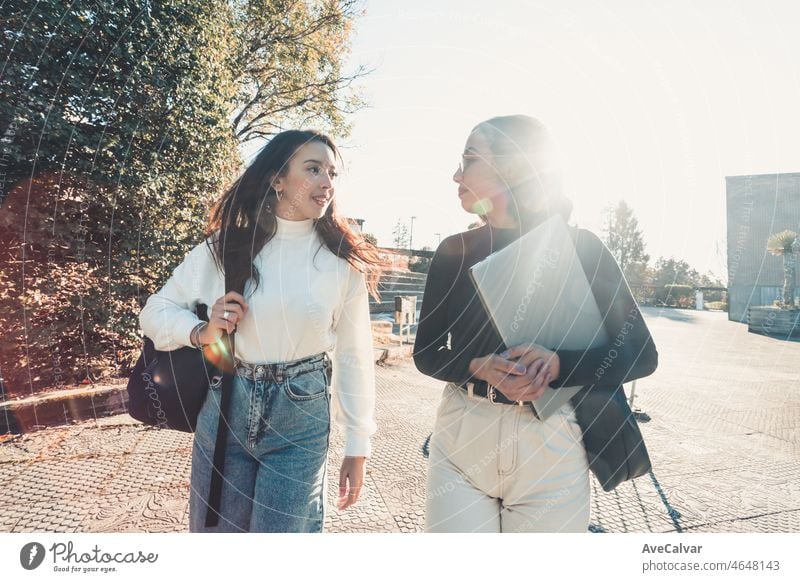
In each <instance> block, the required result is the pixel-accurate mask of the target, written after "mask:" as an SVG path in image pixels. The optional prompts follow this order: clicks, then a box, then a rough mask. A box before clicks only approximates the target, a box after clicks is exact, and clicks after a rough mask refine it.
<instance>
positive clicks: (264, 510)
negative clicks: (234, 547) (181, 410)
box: [189, 354, 330, 533]
mask: <svg viewBox="0 0 800 582" xmlns="http://www.w3.org/2000/svg"><path fill="white" fill-rule="evenodd" d="M220 392H221V391H220V389H219V388H212V389H210V390H209V391H208V396H207V397H206V401H205V403H204V405H203V408H202V409H201V411H200V415H199V416H198V419H197V430H196V431H195V435H194V446H193V449H192V483H191V493H190V495H189V530H190V531H192V532H242V531H251V532H307V533H308V532H321V531H322V525H323V522H324V519H325V477H326V475H325V469H326V460H327V453H328V444H329V437H330V360H329V359H328V358H327V356H326V355H325V354H319V355H317V356H312V357H310V358H305V359H302V360H295V361H293V362H284V363H281V364H267V365H252V364H242V365H240V366H239V367H238V368H237V373H236V376H235V378H234V382H233V393H232V395H231V403H230V411H229V412H228V415H227V418H228V427H227V430H228V435H227V439H228V440H227V447H226V450H225V467H224V470H223V483H222V504H221V508H220V516H221V517H220V520H219V525H218V526H215V527H211V528H207V527H205V517H206V509H207V499H208V491H209V485H210V483H211V473H212V470H213V469H212V467H213V458H214V444H215V441H216V433H217V423H218V422H219V405H220Z"/></svg>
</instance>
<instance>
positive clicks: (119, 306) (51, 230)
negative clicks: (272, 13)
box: [0, 0, 238, 393]
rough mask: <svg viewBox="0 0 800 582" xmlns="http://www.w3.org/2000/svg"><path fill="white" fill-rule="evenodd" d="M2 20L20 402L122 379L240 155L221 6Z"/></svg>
mask: <svg viewBox="0 0 800 582" xmlns="http://www.w3.org/2000/svg"><path fill="white" fill-rule="evenodd" d="M35 4H36V5H35ZM34 5H35V6H34ZM6 10H8V11H7V12H6ZM29 15H30V18H28V16H29ZM4 16H5V20H6V22H5V28H6V29H7V30H9V31H12V32H11V33H7V34H6V36H5V38H4V39H3V49H4V50H3V54H7V55H9V61H8V64H7V66H6V69H5V71H4V73H3V76H2V78H0V91H2V99H0V123H2V128H3V129H4V131H5V135H6V136H7V137H10V140H9V143H8V144H7V145H8V147H4V148H3V149H2V154H0V155H2V156H3V161H4V162H6V165H7V170H6V173H7V182H6V183H7V184H8V185H9V186H10V188H9V190H8V191H7V192H4V194H5V196H4V197H5V203H4V204H3V207H2V209H0V221H2V224H3V226H4V227H5V228H3V230H2V234H0V243H1V246H0V253H2V258H1V259H0V265H2V272H0V289H1V291H0V326H1V327H2V328H3V330H4V332H5V335H4V338H3V343H2V345H1V346H0V369H2V373H3V376H4V379H5V381H6V383H7V384H8V385H9V386H10V389H11V391H12V393H13V392H17V393H19V392H32V391H36V390H39V389H41V388H46V387H51V386H59V385H61V383H70V382H74V381H80V380H82V379H85V378H90V379H96V378H98V377H102V376H104V375H109V374H113V373H121V372H125V370H126V368H127V367H129V365H130V364H131V363H132V361H133V359H134V358H135V356H136V353H137V351H138V347H139V342H140V338H139V337H138V331H137V329H138V323H137V315H138V312H139V310H140V308H141V305H142V304H143V301H144V299H145V298H146V297H147V295H149V294H150V293H152V292H153V291H155V290H156V289H157V288H158V287H159V286H160V285H161V284H163V282H164V281H165V280H166V278H167V277H168V275H169V273H170V272H171V270H172V269H173V268H174V267H175V265H176V264H177V263H178V262H179V261H180V260H181V259H182V258H183V256H184V254H185V253H186V250H187V249H188V248H189V247H190V246H192V245H194V244H197V243H198V242H199V241H200V240H201V239H202V234H201V233H202V226H203V224H204V216H205V213H206V208H207V205H208V202H209V200H210V197H211V196H212V195H213V194H215V193H216V192H217V191H218V190H219V189H220V187H221V186H222V185H223V184H224V183H225V182H226V181H228V180H229V179H230V177H231V175H232V171H233V170H234V169H235V168H236V167H237V166H238V157H237V154H236V142H235V140H234V138H233V135H232V132H231V128H230V123H229V121H228V109H229V103H230V100H231V99H232V98H233V96H234V94H235V86H234V84H233V80H232V79H231V77H230V74H229V72H228V71H229V69H230V63H229V59H230V58H231V54H232V50H231V47H229V46H228V45H229V39H230V38H231V35H230V31H229V25H228V24H227V22H228V21H229V19H228V18H226V4H225V2H222V1H208V0H202V1H201V0H196V1H179V0H174V1H167V2H153V3H148V4H143V3H142V2H140V1H132V0H123V1H115V2H113V3H112V2H88V1H84V2H82V1H77V2H75V3H72V4H71V5H69V6H68V7H65V6H64V4H63V3H62V2H56V1H54V0H50V1H48V2H39V3H38V4H37V3H34V2H13V3H11V5H10V6H9V4H8V3H6V5H4ZM12 46H13V49H14V50H13V51H11V50H10V49H11V47H12ZM9 129H10V130H11V131H9ZM4 145H6V144H4Z"/></svg>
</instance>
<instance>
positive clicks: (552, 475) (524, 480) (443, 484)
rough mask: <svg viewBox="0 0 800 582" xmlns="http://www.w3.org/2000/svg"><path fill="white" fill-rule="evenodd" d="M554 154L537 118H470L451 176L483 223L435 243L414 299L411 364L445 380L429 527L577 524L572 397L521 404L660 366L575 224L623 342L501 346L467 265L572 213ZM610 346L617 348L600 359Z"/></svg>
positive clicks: (567, 528) (620, 287)
mask: <svg viewBox="0 0 800 582" xmlns="http://www.w3.org/2000/svg"><path fill="white" fill-rule="evenodd" d="M554 154H555V152H554V148H553V144H552V142H551V139H550V137H549V135H548V132H547V131H546V129H545V128H544V126H543V125H542V124H541V123H540V122H539V121H537V120H535V119H533V118H531V117H528V116H524V115H512V116H505V117H495V118H492V119H489V120H487V121H484V122H483V123H480V124H478V125H477V126H476V127H475V128H474V129H473V130H472V132H471V133H470V135H469V138H468V139H467V143H466V146H465V149H464V153H463V155H462V160H461V164H460V165H459V167H458V170H457V171H456V173H455V175H454V176H453V180H454V181H455V182H456V183H457V184H458V197H459V200H460V203H461V207H462V208H463V209H464V210H466V211H467V212H470V213H472V214H477V215H479V216H480V217H481V218H482V219H483V222H484V224H483V226H481V227H479V228H475V229H473V230H469V231H467V232H462V233H459V234H456V235H453V236H450V237H448V238H446V239H445V240H443V241H442V242H441V244H440V245H439V248H438V249H437V250H436V254H435V256H434V258H433V261H432V263H431V266H430V270H429V274H428V279H427V283H426V287H425V295H424V298H423V301H422V309H421V313H420V322H419V326H418V328H417V337H416V342H415V345H414V362H415V363H416V365H417V368H419V370H420V371H421V372H422V373H424V374H426V375H428V376H432V377H434V378H437V379H439V380H443V381H446V382H447V385H446V387H445V390H444V395H443V398H442V402H441V404H440V405H439V409H438V412H437V419H436V425H435V428H434V432H433V436H432V438H431V442H430V461H429V468H428V491H427V512H426V529H427V531H432V532H473V531H479V532H519V531H528V532H534V531H538V532H545V531H548V532H549V531H564V532H585V531H587V527H588V525H589V502H590V487H589V461H588V457H587V452H586V450H585V449H584V446H583V442H582V436H583V431H585V430H586V429H587V428H588V427H587V426H584V425H582V424H581V423H580V422H579V420H580V419H579V418H578V417H576V410H575V407H574V406H573V404H572V403H570V402H568V403H566V404H564V405H563V406H562V407H561V408H560V409H559V410H558V411H557V412H556V413H554V414H553V415H552V416H549V417H547V418H545V419H544V420H539V419H538V418H537V417H536V415H535V414H534V412H533V410H532V409H531V407H530V406H528V404H529V403H530V402H531V401H534V400H536V399H538V398H539V397H540V396H541V395H542V393H543V392H544V390H545V388H546V387H547V386H551V387H553V388H558V387H560V386H591V385H603V386H614V387H616V386H620V385H621V384H622V383H623V382H626V381H628V378H638V377H642V376H646V375H648V374H651V373H652V372H653V371H654V370H655V368H656V365H657V362H658V354H657V352H656V349H655V346H654V344H653V341H652V339H651V337H650V333H649V332H648V330H647V326H646V325H645V322H644V320H643V318H642V316H641V313H640V312H639V309H638V307H637V306H636V302H635V301H634V299H633V297H632V296H631V293H630V291H629V289H628V286H627V284H626V282H625V279H624V277H623V276H622V273H621V272H620V269H619V267H618V266H617V263H616V261H615V260H614V258H613V256H612V255H611V254H610V252H609V251H608V249H607V248H606V247H605V246H604V245H603V243H602V242H601V241H600V239H598V238H597V236H595V235H594V234H592V233H591V232H589V231H587V230H584V229H573V230H574V232H575V250H576V253H577V255H578V258H579V259H580V262H581V266H582V267H583V270H584V273H585V274H586V276H587V279H588V280H589V283H590V285H591V289H592V292H593V295H594V297H595V299H596V301H597V304H598V307H599V309H600V312H601V314H602V315H603V317H604V327H605V329H606V332H607V333H608V337H610V338H612V339H616V338H619V337H620V334H622V337H624V338H625V340H624V342H623V343H622V345H621V346H617V345H616V344H615V345H614V346H611V345H610V344H609V345H600V346H597V347H593V348H590V349H586V350H561V349H555V350H549V349H547V348H545V347H543V346H539V345H536V344H525V345H519V346H506V345H504V344H503V341H502V339H501V338H500V336H499V335H498V333H497V332H496V330H495V328H494V327H493V325H492V324H491V322H490V321H489V318H488V315H487V314H486V311H485V310H484V308H483V306H482V304H481V301H480V299H479V298H478V296H477V293H476V289H475V287H474V285H473V284H472V281H471V280H470V278H469V268H470V267H471V266H473V265H474V264H476V263H477V262H479V261H481V260H482V259H484V258H486V257H487V256H489V255H490V254H492V253H493V252H495V251H498V250H500V249H502V248H504V247H505V246H507V245H509V244H510V243H511V242H513V241H514V240H516V239H517V238H519V237H520V236H521V235H523V234H525V233H526V232H528V231H530V230H531V229H532V228H534V227H536V226H537V225H539V224H541V223H543V222H544V221H545V220H547V219H548V218H550V217H552V216H554V215H557V214H560V215H561V216H562V217H563V218H564V220H565V221H566V220H568V219H569V216H570V213H571V210H572V204H571V202H570V201H569V200H568V199H567V198H566V197H565V196H564V193H563V191H562V187H561V181H560V177H559V170H558V166H557V162H556V159H555V155H554ZM612 347H613V349H614V352H613V353H615V354H616V355H617V357H616V358H614V359H613V362H611V363H610V364H609V365H606V361H605V360H604V359H605V358H607V357H608V354H609V353H610V349H611V348H612ZM598 370H600V371H601V372H602V375H600V374H598ZM620 389H621V388H620ZM580 394H581V393H579V395H580ZM576 398H577V397H576ZM573 401H574V402H576V403H577V404H576V406H578V407H579V406H580V402H579V401H577V400H575V399H573ZM519 404H524V406H519ZM628 412H629V411H628ZM584 420H586V419H584ZM588 422H593V419H591V418H589V419H588ZM609 446H618V443H612V442H609Z"/></svg>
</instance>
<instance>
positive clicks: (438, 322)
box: [414, 225, 658, 388]
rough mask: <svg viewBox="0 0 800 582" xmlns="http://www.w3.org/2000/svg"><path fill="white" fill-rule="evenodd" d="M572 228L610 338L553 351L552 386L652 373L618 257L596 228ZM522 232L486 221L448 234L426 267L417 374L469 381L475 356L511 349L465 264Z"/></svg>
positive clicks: (650, 350) (644, 333)
mask: <svg viewBox="0 0 800 582" xmlns="http://www.w3.org/2000/svg"><path fill="white" fill-rule="evenodd" d="M573 232H575V250H576V252H577V254H578V257H579V259H580V261H581V264H582V266H583V270H584V272H585V273H586V277H587V279H588V280H589V283H590V285H591V288H592V292H593V294H594V297H595V300H596V301H597V305H598V307H599V308H600V312H601V314H603V317H604V325H605V328H606V331H607V333H608V337H609V338H610V340H609V342H608V344H607V345H601V346H597V347H594V348H590V349H586V350H560V349H559V350H556V353H557V354H558V357H559V359H560V362H561V371H560V375H559V376H558V378H556V379H555V380H553V382H551V383H550V386H552V387H554V388H556V387H559V386H576V385H581V386H585V385H603V386H618V385H620V384H623V383H625V382H627V381H628V380H629V379H633V378H641V377H643V376H647V375H649V374H652V373H653V372H654V371H655V369H656V366H657V365H658V352H657V351H656V347H655V344H654V343H653V339H652V337H651V336H650V332H649V331H648V329H647V325H646V324H645V322H644V319H643V318H642V314H641V312H640V311H639V308H638V307H637V305H636V302H635V300H634V299H633V297H632V295H631V293H630V289H629V287H628V285H627V283H626V281H625V279H624V277H623V275H622V273H621V271H620V269H619V266H618V265H617V262H616V260H615V259H614V257H613V256H612V255H611V253H610V252H609V251H608V249H607V248H606V247H605V245H604V244H603V243H602V241H600V239H599V238H597V236H596V235H594V234H593V233H591V232H589V231H587V230H583V229H573ZM520 234H521V232H520V229H518V228H517V229H504V228H493V227H491V226H489V225H485V226H483V227H481V228H476V229H474V230H469V231H467V232H462V233H459V234H456V235H453V236H450V237H448V238H446V239H445V240H443V241H442V243H441V245H439V248H438V249H437V250H436V254H435V255H434V257H433V261H432V262H431V266H430V271H429V273H428V280H427V283H426V286H425V296H424V298H423V301H422V309H421V313H420V321H419V326H418V328H417V338H416V342H415V344H414V363H415V364H416V366H417V368H418V369H419V370H420V372H422V373H423V374H426V375H428V376H432V377H434V378H437V379H439V380H444V381H448V382H456V383H458V384H463V383H464V382H467V381H468V380H470V379H471V378H470V373H469V363H470V361H471V360H472V359H473V358H476V357H481V356H485V355H487V354H491V353H500V352H502V351H504V350H505V349H506V348H507V347H512V346H505V345H504V344H503V341H502V339H501V338H500V336H499V335H498V334H497V332H496V331H495V329H494V327H493V326H492V324H491V322H490V321H489V318H488V315H487V313H486V311H485V309H484V308H483V305H482V304H481V301H480V299H479V297H478V296H477V292H476V290H475V287H474V285H473V284H472V282H471V281H470V279H469V275H468V270H469V268H470V267H471V266H472V265H474V264H475V263H477V262H479V261H481V260H482V259H484V258H485V257H487V256H488V255H489V254H491V253H492V252H494V251H497V250H499V249H501V248H503V247H505V246H506V245H508V244H509V243H511V242H512V241H514V240H515V239H516V238H518V237H519V236H520ZM612 356H613V357H612Z"/></svg>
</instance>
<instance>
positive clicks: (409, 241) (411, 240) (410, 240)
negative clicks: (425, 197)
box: [408, 216, 416, 250]
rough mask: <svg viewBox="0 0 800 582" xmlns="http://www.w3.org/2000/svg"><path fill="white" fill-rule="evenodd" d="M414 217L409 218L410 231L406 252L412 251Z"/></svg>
mask: <svg viewBox="0 0 800 582" xmlns="http://www.w3.org/2000/svg"><path fill="white" fill-rule="evenodd" d="M415 218H416V216H412V217H411V230H410V231H409V234H408V250H412V249H413V248H414V219H415Z"/></svg>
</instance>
